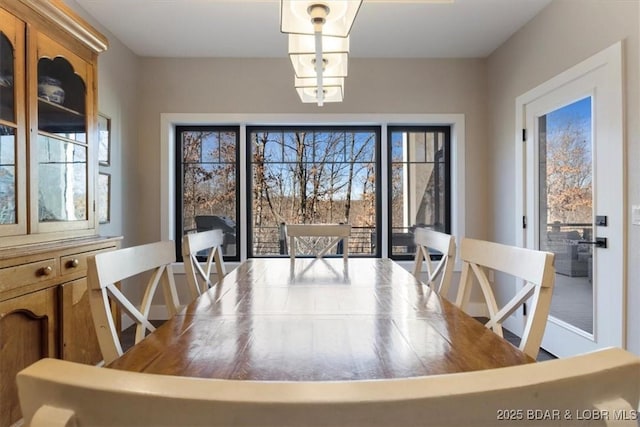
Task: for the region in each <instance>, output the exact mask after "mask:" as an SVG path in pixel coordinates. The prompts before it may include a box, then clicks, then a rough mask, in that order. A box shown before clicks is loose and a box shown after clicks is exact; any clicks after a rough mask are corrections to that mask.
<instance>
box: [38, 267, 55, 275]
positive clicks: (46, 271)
mask: <svg viewBox="0 0 640 427" xmlns="http://www.w3.org/2000/svg"><path fill="white" fill-rule="evenodd" d="M51 273H53V268H51V266H50V265H47V266H46V267H42V268H41V269H40V275H41V276H49V275H51Z"/></svg>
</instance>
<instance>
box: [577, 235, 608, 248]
mask: <svg viewBox="0 0 640 427" xmlns="http://www.w3.org/2000/svg"><path fill="white" fill-rule="evenodd" d="M578 244H583V245H595V247H596V248H606V247H607V238H606V237H596V241H595V242H590V241H588V240H580V241H578Z"/></svg>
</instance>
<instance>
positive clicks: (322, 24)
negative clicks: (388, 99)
mask: <svg viewBox="0 0 640 427" xmlns="http://www.w3.org/2000/svg"><path fill="white" fill-rule="evenodd" d="M361 4H362V0H315V1H313V0H312V1H305V0H281V2H280V31H282V32H283V33H288V34H289V55H290V58H291V63H292V64H293V66H294V70H295V73H296V80H295V87H296V90H297V91H298V94H299V96H300V99H301V100H302V102H317V104H318V106H322V105H323V104H324V102H325V100H326V101H327V102H340V101H342V99H343V96H344V77H346V76H347V69H348V67H347V62H348V52H349V39H348V36H349V33H350V31H351V27H352V26H353V22H354V20H355V17H356V15H357V13H358V10H359V9H360V6H361ZM305 36H307V37H306V38H305ZM308 36H313V51H311V43H312V41H311V39H310V38H309V37H308ZM335 38H342V39H343V40H335ZM299 79H300V80H299ZM309 79H311V80H309ZM325 79H326V82H325ZM329 79H342V80H341V81H340V84H337V81H338V80H329ZM312 84H313V86H311V85H312ZM325 86H326V87H325ZM338 94H339V95H338ZM309 99H314V100H315V101H309Z"/></svg>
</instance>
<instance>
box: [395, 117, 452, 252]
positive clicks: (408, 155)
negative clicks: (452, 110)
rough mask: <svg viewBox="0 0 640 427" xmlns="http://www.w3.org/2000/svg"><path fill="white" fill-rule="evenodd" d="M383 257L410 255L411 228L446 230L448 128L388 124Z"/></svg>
mask: <svg viewBox="0 0 640 427" xmlns="http://www.w3.org/2000/svg"><path fill="white" fill-rule="evenodd" d="M388 131H389V136H388V146H389V153H390V154H389V159H390V165H389V166H390V172H389V189H390V191H389V197H390V200H389V233H390V236H389V240H388V242H389V255H390V257H391V258H395V259H410V258H412V257H413V256H414V254H415V245H414V241H413V230H414V229H415V227H416V226H426V227H429V228H432V229H434V230H436V231H441V232H444V233H451V201H450V199H451V197H450V192H451V191H450V188H451V178H450V177H451V167H450V164H451V154H450V150H451V148H450V147H451V143H450V139H451V136H450V135H451V132H450V128H449V127H441V126H438V127H435V126H426V127H416V126H411V127H407V126H403V127H400V126H389V128H388Z"/></svg>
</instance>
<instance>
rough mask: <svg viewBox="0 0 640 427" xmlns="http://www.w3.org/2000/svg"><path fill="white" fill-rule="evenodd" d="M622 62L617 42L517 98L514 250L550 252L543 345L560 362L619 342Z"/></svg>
mask: <svg viewBox="0 0 640 427" xmlns="http://www.w3.org/2000/svg"><path fill="white" fill-rule="evenodd" d="M621 55H622V53H621V46H620V44H619V43H618V44H616V45H614V46H612V47H610V48H608V49H606V50H604V51H602V52H600V53H598V54H596V55H594V56H593V57H591V58H589V59H588V60H586V61H584V62H582V63H580V64H578V65H576V66H575V67H573V68H571V69H569V70H567V71H565V72H563V73H562V74H560V75H558V76H556V77H555V78H553V79H551V80H549V81H547V82H545V83H543V84H542V85H540V86H538V87H536V88H534V89H532V90H531V91H529V92H527V93H526V94H524V95H522V96H520V97H518V99H517V106H518V109H519V112H520V114H521V115H522V116H521V120H522V121H521V124H522V128H523V129H525V130H526V131H525V138H524V141H523V142H519V144H522V147H523V149H522V150H521V151H520V154H521V155H522V156H523V162H522V166H523V168H522V170H521V171H520V174H519V177H520V178H521V180H520V183H521V184H522V187H521V188H522V190H523V193H524V194H523V196H522V198H521V201H522V206H523V208H524V211H523V213H524V217H523V219H524V221H523V226H524V228H523V229H522V234H521V236H522V240H521V243H522V244H523V246H526V247H531V248H536V249H541V250H545V251H549V252H553V253H554V254H555V262H554V266H555V270H556V275H555V286H554V292H553V298H552V300H551V310H550V314H549V319H548V322H547V325H546V329H545V334H544V338H543V340H542V347H543V348H544V349H545V350H547V351H549V352H551V353H553V354H555V355H556V356H559V357H567V356H572V355H575V354H580V353H585V352H588V351H593V350H596V349H599V348H603V347H608V346H617V347H623V346H624V342H625V310H624V308H625V299H624V289H625V274H624V266H625V256H626V255H625V250H624V248H625V235H624V209H625V201H626V199H625V192H624V173H623V169H624V156H623V151H624V150H623V147H624V139H623V132H622V129H623V127H622V118H623V109H622V107H623V103H622V80H621V75H622V72H621V69H622V65H621V62H622V61H621Z"/></svg>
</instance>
